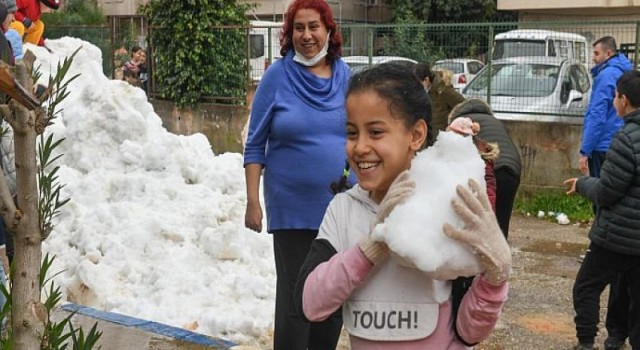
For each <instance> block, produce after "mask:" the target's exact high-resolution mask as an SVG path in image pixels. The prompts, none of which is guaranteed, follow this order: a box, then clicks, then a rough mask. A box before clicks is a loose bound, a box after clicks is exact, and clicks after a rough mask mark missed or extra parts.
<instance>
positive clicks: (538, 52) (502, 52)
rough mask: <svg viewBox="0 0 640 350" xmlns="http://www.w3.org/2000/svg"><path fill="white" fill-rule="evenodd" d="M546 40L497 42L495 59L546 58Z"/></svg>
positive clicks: (494, 49)
mask: <svg viewBox="0 0 640 350" xmlns="http://www.w3.org/2000/svg"><path fill="white" fill-rule="evenodd" d="M545 47H546V45H545V42H544V40H518V39H515V40H497V41H496V44H495V46H494V48H493V59H494V60H497V59H500V58H509V57H519V56H546V52H545Z"/></svg>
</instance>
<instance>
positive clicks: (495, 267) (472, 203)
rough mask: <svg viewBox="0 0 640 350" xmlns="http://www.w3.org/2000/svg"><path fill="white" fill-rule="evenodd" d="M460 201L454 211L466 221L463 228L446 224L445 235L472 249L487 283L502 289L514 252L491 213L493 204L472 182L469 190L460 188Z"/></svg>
mask: <svg viewBox="0 0 640 350" xmlns="http://www.w3.org/2000/svg"><path fill="white" fill-rule="evenodd" d="M456 192H457V193H458V198H454V199H453V201H452V204H451V205H452V206H453V210H454V211H455V212H456V213H457V214H458V216H460V218H461V219H462V221H464V228H462V229H461V230H458V229H456V228H455V227H453V226H451V225H450V224H444V226H443V230H444V233H445V234H446V235H447V236H449V237H450V238H452V239H455V240H458V241H460V242H462V243H465V244H467V245H469V246H470V247H471V248H472V249H473V251H474V253H476V255H477V256H478V259H479V260H480V264H481V265H482V267H483V268H484V277H485V279H486V280H487V281H488V282H489V283H491V284H494V285H500V284H502V283H504V282H506V281H507V280H508V279H509V273H510V270H511V250H510V249H509V245H508V244H507V241H506V239H505V238H504V236H503V235H502V231H501V230H500V227H499V226H498V222H497V221H496V216H495V214H494V213H493V211H492V210H491V204H490V203H489V198H488V197H487V194H486V192H485V191H483V190H482V188H481V187H480V185H479V184H478V183H477V182H476V181H474V180H472V179H469V188H466V187H463V186H461V185H458V187H457V188H456Z"/></svg>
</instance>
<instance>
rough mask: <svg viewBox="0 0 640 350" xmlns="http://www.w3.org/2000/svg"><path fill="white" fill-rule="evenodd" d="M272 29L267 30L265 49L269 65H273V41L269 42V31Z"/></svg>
mask: <svg viewBox="0 0 640 350" xmlns="http://www.w3.org/2000/svg"><path fill="white" fill-rule="evenodd" d="M272 30H273V28H272V27H269V28H267V45H268V46H269V47H268V49H267V57H268V58H269V65H271V63H273V47H272V46H273V40H271V31H272Z"/></svg>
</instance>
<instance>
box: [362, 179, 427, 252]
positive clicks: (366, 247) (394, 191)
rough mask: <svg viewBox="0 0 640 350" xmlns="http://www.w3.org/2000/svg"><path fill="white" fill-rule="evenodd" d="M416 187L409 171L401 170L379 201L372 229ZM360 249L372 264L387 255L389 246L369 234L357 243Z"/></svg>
mask: <svg viewBox="0 0 640 350" xmlns="http://www.w3.org/2000/svg"><path fill="white" fill-rule="evenodd" d="M415 187H416V183H415V181H413V180H412V179H411V178H409V171H408V170H405V171H403V172H401V173H400V174H399V175H398V176H397V177H396V178H395V180H393V183H391V186H389V190H388V191H387V194H386V195H385V196H384V198H383V199H382V202H380V205H379V207H378V214H376V218H375V220H374V221H373V224H372V230H373V227H375V225H377V224H380V223H382V222H384V220H385V219H386V218H387V216H389V214H390V213H391V211H393V209H394V208H395V207H396V206H397V205H398V204H400V203H402V202H404V201H405V200H406V199H407V198H408V197H409V196H410V195H411V194H412V193H413V191H414V189H415ZM358 245H359V246H360V250H361V251H362V253H363V254H364V256H366V257H367V259H368V260H369V261H370V262H371V264H373V265H377V264H380V263H381V262H383V261H385V260H386V259H387V257H388V256H389V248H388V247H387V245H386V244H385V243H384V242H378V241H374V240H372V239H371V237H370V236H369V235H367V236H366V237H364V238H363V239H362V240H360V242H359V243H358Z"/></svg>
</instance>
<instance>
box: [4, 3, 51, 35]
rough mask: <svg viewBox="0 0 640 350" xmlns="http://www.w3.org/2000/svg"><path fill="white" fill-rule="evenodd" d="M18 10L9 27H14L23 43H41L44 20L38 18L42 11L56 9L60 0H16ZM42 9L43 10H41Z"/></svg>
mask: <svg viewBox="0 0 640 350" xmlns="http://www.w3.org/2000/svg"><path fill="white" fill-rule="evenodd" d="M16 5H17V6H18V11H16V13H15V19H16V20H15V21H13V22H11V28H12V29H15V30H16V31H17V32H18V34H19V35H20V37H21V38H23V41H24V42H25V43H31V44H34V45H39V44H41V39H42V34H44V22H42V20H41V19H40V17H41V16H42V13H43V12H48V11H49V10H57V9H58V8H59V7H60V0H16ZM43 10H44V11H43Z"/></svg>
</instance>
